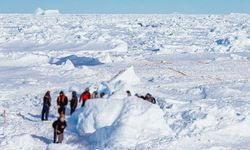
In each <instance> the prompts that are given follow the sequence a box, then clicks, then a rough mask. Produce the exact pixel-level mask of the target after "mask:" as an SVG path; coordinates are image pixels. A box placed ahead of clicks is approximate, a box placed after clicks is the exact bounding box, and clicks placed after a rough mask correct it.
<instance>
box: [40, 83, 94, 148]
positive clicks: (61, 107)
mask: <svg viewBox="0 0 250 150" xmlns="http://www.w3.org/2000/svg"><path fill="white" fill-rule="evenodd" d="M94 97H96V96H94ZM90 98H91V94H90V92H89V88H86V89H85V91H84V92H83V93H82V94H81V96H80V99H79V102H82V105H81V106H82V107H83V106H84V105H85V102H86V101H87V100H88V99H90ZM77 104H78V97H77V93H76V91H73V92H72V98H71V100H70V114H73V113H74V112H75V110H76V108H77ZM67 105H68V97H67V96H66V95H65V94H64V92H63V91H61V92H60V93H59V96H58V97H57V106H58V114H59V117H58V119H57V120H56V121H54V122H53V124H52V126H53V128H54V143H61V142H62V141H63V137H64V135H63V132H64V129H65V128H66V127H67V123H66V120H65V111H66V106H67ZM50 106H51V96H50V91H47V92H46V93H45V95H44V97H43V108H42V115H41V120H42V121H45V120H48V116H49V111H50Z"/></svg>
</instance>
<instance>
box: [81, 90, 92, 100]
mask: <svg viewBox="0 0 250 150" xmlns="http://www.w3.org/2000/svg"><path fill="white" fill-rule="evenodd" d="M90 97H91V95H90V93H89V92H88V91H85V92H83V93H82V95H81V97H80V101H81V100H82V101H83V102H86V101H87V100H88V99H90Z"/></svg>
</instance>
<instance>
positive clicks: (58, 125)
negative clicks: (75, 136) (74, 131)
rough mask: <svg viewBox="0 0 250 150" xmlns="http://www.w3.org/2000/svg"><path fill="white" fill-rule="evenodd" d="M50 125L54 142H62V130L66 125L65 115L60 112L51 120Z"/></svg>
mask: <svg viewBox="0 0 250 150" xmlns="http://www.w3.org/2000/svg"><path fill="white" fill-rule="evenodd" d="M52 127H53V128H54V143H62V141H63V138H64V130H65V128H66V127H67V122H66V120H65V115H64V114H63V113H62V114H60V117H59V118H58V119H57V120H56V121H54V122H53V124H52Z"/></svg>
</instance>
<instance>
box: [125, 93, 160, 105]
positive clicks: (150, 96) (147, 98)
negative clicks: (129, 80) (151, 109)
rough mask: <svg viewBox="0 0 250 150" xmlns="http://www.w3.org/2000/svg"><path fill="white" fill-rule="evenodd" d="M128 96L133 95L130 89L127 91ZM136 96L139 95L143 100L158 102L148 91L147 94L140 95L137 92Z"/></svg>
mask: <svg viewBox="0 0 250 150" xmlns="http://www.w3.org/2000/svg"><path fill="white" fill-rule="evenodd" d="M127 96H132V94H131V92H130V91H127ZM135 96H136V97H138V98H141V99H143V100H146V101H148V102H150V103H153V104H156V100H155V98H154V97H153V96H152V95H151V94H150V93H147V94H146V95H145V96H143V95H139V94H137V93H136V94H135Z"/></svg>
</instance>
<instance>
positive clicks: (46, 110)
mask: <svg viewBox="0 0 250 150" xmlns="http://www.w3.org/2000/svg"><path fill="white" fill-rule="evenodd" d="M44 117H45V118H44ZM48 117H49V106H43V110H42V118H41V119H42V120H48Z"/></svg>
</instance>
